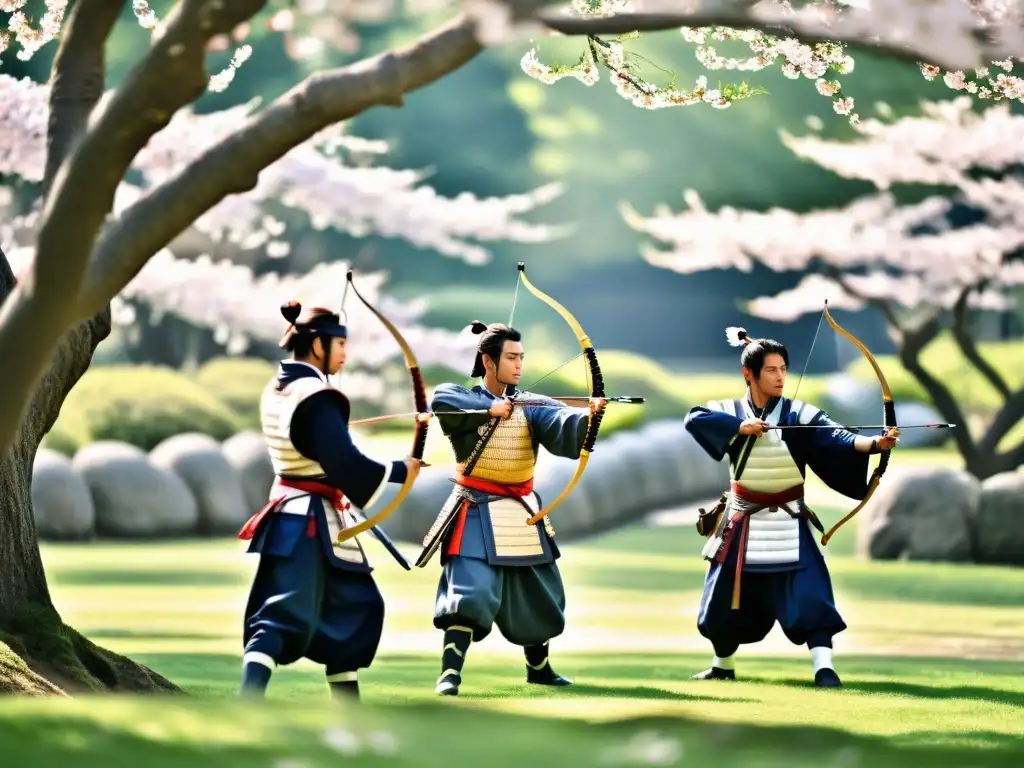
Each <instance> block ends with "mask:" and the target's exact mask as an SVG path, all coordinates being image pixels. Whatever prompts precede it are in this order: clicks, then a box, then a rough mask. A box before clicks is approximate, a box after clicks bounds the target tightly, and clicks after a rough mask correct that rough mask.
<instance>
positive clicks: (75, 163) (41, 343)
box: [0, 0, 264, 449]
mask: <svg viewBox="0 0 1024 768" xmlns="http://www.w3.org/2000/svg"><path fill="white" fill-rule="evenodd" d="M95 2H100V0H95ZM263 2H264V0H216V2H207V0H183V2H182V3H181V4H179V5H178V6H176V7H175V9H174V10H173V11H172V13H171V14H170V15H169V17H168V19H167V23H166V28H165V33H164V34H163V36H162V37H160V38H159V39H156V40H155V41H154V43H153V44H152V46H151V47H150V49H149V51H148V52H147V54H146V56H145V57H144V58H143V60H142V61H141V62H140V64H139V65H138V66H136V68H135V69H134V71H133V72H132V73H131V75H129V77H128V78H127V79H126V80H125V82H124V83H123V84H122V85H121V86H120V87H119V88H118V89H117V90H116V91H115V92H114V93H113V95H112V96H111V98H110V99H109V100H108V101H107V102H106V103H105V104H104V105H103V106H102V107H100V108H99V110H98V112H97V113H95V114H94V115H93V119H92V120H91V123H90V125H89V128H88V130H86V132H85V133H84V134H83V135H81V137H80V138H78V139H71V148H70V152H69V154H68V156H67V157H66V158H65V159H64V161H63V162H62V163H57V165H58V166H59V169H58V170H57V172H56V174H55V176H54V179H53V184H52V186H51V187H50V191H49V194H48V195H47V197H46V200H45V203H44V206H43V213H42V217H41V225H40V229H39V235H38V239H37V245H36V256H35V262H34V264H33V265H32V270H31V272H30V273H29V274H28V275H26V276H24V277H23V279H22V281H21V284H20V285H18V286H17V287H16V288H15V290H14V291H13V293H12V294H11V295H10V296H9V297H8V299H7V301H6V302H5V303H4V305H3V307H2V308H0V357H3V358H5V359H8V360H17V361H18V365H16V366H10V367H9V369H8V374H7V376H6V377H5V381H4V384H5V387H4V395H5V397H4V403H3V407H2V408H0V449H6V448H7V447H8V446H10V444H11V441H12V439H13V438H14V436H15V433H16V430H17V429H18V425H19V423H20V421H21V417H22V413H23V410H24V408H25V406H26V405H27V404H28V401H29V398H30V397H31V396H32V393H33V391H34V389H35V387H36V385H37V383H38V380H39V377H40V375H41V374H42V373H43V371H44V369H45V367H46V366H47V364H48V363H49V362H50V359H51V355H52V354H53V352H54V348H55V346H56V344H57V342H58V340H59V339H60V338H61V337H62V336H63V335H64V333H65V332H66V331H67V330H68V329H69V328H70V326H71V325H72V323H73V322H74V321H76V320H80V319H85V318H86V317H89V316H92V315H94V314H96V313H98V312H102V311H103V307H104V305H105V304H106V301H104V302H101V303H99V304H97V305H96V306H94V307H93V308H92V310H91V311H90V312H88V313H86V314H84V315H80V316H79V315H76V313H75V302H74V300H73V299H72V298H71V297H74V296H77V295H78V293H79V290H80V287H81V283H82V279H83V276H84V274H85V272H86V269H87V267H88V262H89V256H90V254H91V251H92V244H93V242H94V241H95V238H96V235H97V233H98V232H99V230H100V227H101V226H102V225H103V222H104V219H105V218H106V216H107V214H108V213H109V212H110V210H111V207H112V204H113V199H114V192H115V190H116V189H117V186H118V184H119V183H120V181H121V178H122V177H123V175H124V173H125V171H126V170H127V168H128V167H129V165H130V164H131V162H132V159H133V158H134V157H135V155H136V154H137V153H138V151H139V150H140V149H141V148H142V147H143V146H144V145H145V143H146V141H148V140H149V138H150V137H151V136H152V135H153V134H154V133H156V132H157V131H158V130H159V129H160V128H162V127H163V126H165V125H166V124H167V123H168V122H169V120H170V118H171V116H172V115H173V114H174V112H175V111H177V110H178V109H179V108H180V107H182V106H184V105H185V104H187V103H189V102H190V101H192V100H194V99H195V98H196V97H198V96H199V95H200V94H201V93H202V92H203V90H204V88H205V85H206V82H207V75H206V72H205V70H204V67H203V62H204V56H205V48H206V44H207V42H208V41H209V39H210V38H211V37H213V36H214V35H217V34H220V33H224V32H227V31H230V30H231V29H232V28H233V27H234V26H236V25H237V24H238V23H239V22H241V21H244V20H245V19H247V18H248V17H249V16H251V15H252V14H253V13H255V12H256V11H258V10H259V9H260V8H261V7H262V5H263ZM90 5H91V3H90V2H88V1H86V2H82V3H80V4H79V5H78V6H76V9H75V11H76V12H75V13H73V14H72V16H71V17H70V18H69V20H68V23H67V24H66V25H65V29H64V35H65V37H66V38H68V39H69V41H72V40H73V39H74V38H76V37H82V38H83V39H85V40H86V41H89V40H92V39H93V38H94V36H95V35H96V32H97V27H96V26H95V25H94V24H93V23H92V14H91V13H89V6H90ZM68 45H69V46H72V45H73V43H72V42H69V43H68ZM85 364H86V365H88V360H86V363H85Z"/></svg>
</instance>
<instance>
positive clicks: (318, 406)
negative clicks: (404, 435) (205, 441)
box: [239, 302, 421, 698]
mask: <svg viewBox="0 0 1024 768" xmlns="http://www.w3.org/2000/svg"><path fill="white" fill-rule="evenodd" d="M301 312H302V307H301V305H299V304H297V303H294V302H293V303H290V304H287V305H285V306H284V307H282V308H281V314H282V315H284V317H285V319H286V320H287V321H288V322H289V323H290V325H289V327H288V330H287V331H286V333H285V335H284V338H283V339H282V340H281V344H280V345H281V347H282V348H283V349H285V350H286V351H288V352H290V353H291V359H289V360H283V361H282V362H281V365H280V369H279V372H278V374H277V376H276V377H275V378H273V379H272V380H271V381H270V383H269V384H268V385H267V388H266V389H265V390H264V392H263V398H262V402H261V417H262V422H263V436H264V438H265V439H266V442H267V447H268V449H269V451H270V458H271V461H272V463H273V466H274V472H275V473H276V475H277V479H276V481H275V483H274V487H273V489H272V490H271V492H270V503H269V504H267V505H266V506H265V507H264V508H263V509H261V510H260V511H259V512H257V513H256V514H255V515H254V516H253V517H252V518H251V519H250V520H249V522H248V523H246V525H245V526H244V527H243V529H242V531H241V532H240V533H239V538H240V539H242V540H249V541H250V545H249V549H248V551H249V552H255V553H258V554H259V555H260V562H259V567H258V569H257V572H256V576H255V579H254V580H253V584H252V588H251V591H250V594H249V600H248V604H247V606H246V609H245V624H244V631H243V642H244V644H245V651H244V656H243V659H242V687H241V693H242V695H245V696H262V695H264V694H265V691H266V687H267V684H268V682H269V681H270V676H271V672H272V670H273V669H274V668H275V667H276V666H278V665H285V664H291V663H293V662H295V661H297V660H298V659H300V658H303V657H305V658H307V659H310V660H311V661H313V662H316V663H318V664H323V665H324V667H325V672H326V675H327V682H328V685H329V688H330V691H331V695H332V697H335V698H337V697H339V696H354V697H356V698H358V694H359V684H358V681H357V670H359V669H365V668H366V667H369V666H370V664H371V662H372V661H373V659H374V656H375V655H376V653H377V646H378V644H379V642H380V637H381V630H382V628H383V624H384V601H383V598H382V597H381V594H380V591H379V590H378V589H377V585H376V583H375V582H374V579H373V576H372V575H371V571H372V568H371V567H370V565H369V563H368V562H367V559H366V556H365V554H364V552H363V549H362V546H361V545H360V543H359V541H358V539H357V538H353V539H349V540H347V541H345V542H343V543H341V544H340V545H339V544H337V543H336V539H337V537H338V533H339V531H340V530H341V529H343V528H345V527H349V525H350V523H349V521H350V519H352V520H355V519H356V517H355V515H354V514H353V513H352V512H351V511H350V506H351V504H355V505H356V506H357V507H358V508H360V509H363V510H365V509H366V508H368V507H370V506H372V505H373V504H374V502H375V501H376V500H377V499H378V498H379V496H380V494H381V492H382V491H383V490H384V488H385V486H386V485H387V483H389V482H390V483H404V482H405V480H406V477H407V476H410V475H411V476H412V477H415V476H416V474H417V473H418V472H419V469H420V466H421V462H419V461H418V460H416V459H406V460H404V461H393V462H388V463H385V464H380V463H378V462H376V461H373V460H371V459H369V458H367V457H366V456H364V455H363V454H362V453H360V451H359V450H358V449H357V448H356V446H355V445H354V444H353V443H352V439H351V437H350V435H349V430H348V420H349V401H348V398H346V397H345V395H344V394H342V392H341V391H340V390H339V389H336V388H335V387H333V386H331V384H330V383H329V381H328V376H332V375H335V374H337V373H338V372H339V371H340V370H341V368H342V366H343V365H344V363H345V338H346V328H345V326H344V325H342V324H341V322H340V318H339V316H338V315H337V314H334V313H333V312H330V311H328V310H325V309H311V310H309V312H308V313H307V315H306V317H305V319H303V320H302V321H301V322H300V321H299V316H300V314H301ZM371 530H372V532H373V533H374V534H375V535H376V536H377V537H378V538H380V539H381V542H382V543H383V544H384V545H385V546H386V547H387V548H388V549H389V550H390V551H391V552H392V554H395V555H396V557H399V558H400V557H401V555H400V554H397V550H396V549H394V545H393V544H391V543H390V541H388V540H387V538H386V536H384V534H383V532H382V531H379V530H378V529H376V528H374V529H371ZM401 562H402V563H403V564H404V565H405V567H406V568H408V567H409V566H408V563H405V562H404V559H403V560H401Z"/></svg>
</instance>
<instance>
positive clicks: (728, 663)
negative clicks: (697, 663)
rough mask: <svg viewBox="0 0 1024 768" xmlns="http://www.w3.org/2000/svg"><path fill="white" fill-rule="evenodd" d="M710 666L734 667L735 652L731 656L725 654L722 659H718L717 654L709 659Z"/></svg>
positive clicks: (720, 667)
mask: <svg viewBox="0 0 1024 768" xmlns="http://www.w3.org/2000/svg"><path fill="white" fill-rule="evenodd" d="M711 666H713V667H718V668H719V669H732V670H735V669H736V654H733V655H732V656H726V657H725V658H724V659H720V658H718V657H717V656H715V657H714V658H712V659H711Z"/></svg>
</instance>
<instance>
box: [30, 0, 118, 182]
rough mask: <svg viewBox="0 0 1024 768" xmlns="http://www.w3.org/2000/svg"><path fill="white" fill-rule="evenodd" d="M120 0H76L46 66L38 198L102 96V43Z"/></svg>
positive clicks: (51, 179)
mask: <svg viewBox="0 0 1024 768" xmlns="http://www.w3.org/2000/svg"><path fill="white" fill-rule="evenodd" d="M124 2H125V0H79V2H77V3H75V5H74V6H72V9H71V18H70V19H69V21H68V24H69V26H68V29H67V31H66V32H65V34H64V37H63V38H62V39H61V44H60V47H59V48H57V54H56V56H54V59H53V68H52V69H51V70H50V119H49V124H48V126H47V136H46V144H47V146H46V167H45V170H44V171H43V197H46V196H47V195H48V194H49V192H50V188H51V187H52V186H53V182H54V179H55V178H56V176H57V171H58V170H59V169H60V166H61V164H62V163H63V162H64V159H65V158H66V157H67V156H68V155H69V154H70V152H71V148H72V145H73V143H74V141H75V139H77V138H78V137H79V136H80V135H81V133H82V132H83V130H84V129H85V127H86V125H87V123H88V121H89V115H90V114H92V111H93V109H95V107H96V104H97V103H98V102H99V100H100V97H101V96H102V95H103V85H104V82H105V64H104V55H103V54H104V43H105V42H106V39H107V35H109V34H110V30H111V29H113V27H114V23H115V22H116V21H117V17H118V15H119V14H120V12H121V8H122V7H123V6H124Z"/></svg>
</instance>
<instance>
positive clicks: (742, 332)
mask: <svg viewBox="0 0 1024 768" xmlns="http://www.w3.org/2000/svg"><path fill="white" fill-rule="evenodd" d="M725 338H726V339H727V340H728V341H729V346H731V347H742V346H743V345H744V344H751V343H753V341H754V340H753V339H752V338H750V336H748V335H747V329H746V328H738V327H736V326H735V325H732V326H729V327H728V328H726V329H725Z"/></svg>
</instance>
